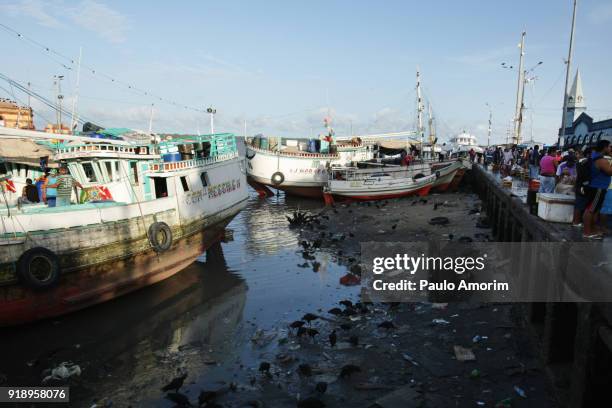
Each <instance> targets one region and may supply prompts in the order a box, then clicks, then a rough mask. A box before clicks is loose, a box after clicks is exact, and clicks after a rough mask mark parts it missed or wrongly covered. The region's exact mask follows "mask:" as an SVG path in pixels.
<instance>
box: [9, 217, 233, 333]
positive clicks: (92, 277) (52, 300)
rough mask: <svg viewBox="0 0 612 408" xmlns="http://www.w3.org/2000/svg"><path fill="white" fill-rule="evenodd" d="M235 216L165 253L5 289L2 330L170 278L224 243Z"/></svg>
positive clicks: (14, 285) (120, 261)
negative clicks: (45, 285)
mask: <svg viewBox="0 0 612 408" xmlns="http://www.w3.org/2000/svg"><path fill="white" fill-rule="evenodd" d="M232 218H233V216H232V217H229V218H228V219H226V220H224V221H222V222H220V223H217V224H216V225H213V226H211V227H208V228H207V229H206V230H204V231H201V232H200V233H196V234H193V235H190V236H187V237H184V238H182V239H180V240H178V241H177V242H175V243H174V244H173V246H172V248H171V249H170V250H169V251H167V252H164V253H163V254H157V253H156V252H155V251H153V250H152V249H150V250H147V251H145V252H141V253H139V254H137V255H135V256H132V257H129V258H124V259H121V260H116V261H111V262H107V263H104V264H98V265H93V266H89V267H86V268H83V269H80V270H78V271H74V272H71V273H67V274H65V275H62V278H61V280H60V281H59V282H58V284H57V285H56V286H54V287H53V288H49V289H47V290H43V291H40V290H32V289H30V288H28V287H26V286H24V285H22V284H20V283H17V284H13V285H10V286H5V287H0V327H2V326H12V325H18V324H23V323H29V322H32V321H36V320H41V319H45V318H50V317H55V316H60V315H63V314H67V313H71V312H75V311H77V310H80V309H84V308H86V307H89V306H92V305H95V304H98V303H101V302H105V301H108V300H111V299H114V298H116V297H119V296H122V295H125V294H127V293H129V292H132V291H135V290H137V289H140V288H143V287H145V286H149V285H152V284H155V283H157V282H160V281H162V280H164V279H167V278H169V277H171V276H173V275H174V274H176V273H178V272H180V271H181V270H183V269H184V268H185V267H187V266H189V265H190V264H191V263H193V262H194V261H195V260H196V259H197V257H198V256H200V255H201V254H202V253H203V252H204V251H205V250H206V249H208V248H209V247H210V246H211V245H213V244H215V243H216V242H218V241H220V240H221V238H222V237H223V231H224V229H225V226H226V225H227V224H228V223H229V222H230V221H231V219H232Z"/></svg>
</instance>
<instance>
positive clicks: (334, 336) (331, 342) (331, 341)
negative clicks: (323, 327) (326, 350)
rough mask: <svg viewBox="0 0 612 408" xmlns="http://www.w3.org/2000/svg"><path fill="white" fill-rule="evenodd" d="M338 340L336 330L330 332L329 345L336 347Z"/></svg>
mask: <svg viewBox="0 0 612 408" xmlns="http://www.w3.org/2000/svg"><path fill="white" fill-rule="evenodd" d="M337 341H338V335H337V334H336V331H335V330H332V332H331V333H330V334H329V345H330V346H332V347H336V342H337Z"/></svg>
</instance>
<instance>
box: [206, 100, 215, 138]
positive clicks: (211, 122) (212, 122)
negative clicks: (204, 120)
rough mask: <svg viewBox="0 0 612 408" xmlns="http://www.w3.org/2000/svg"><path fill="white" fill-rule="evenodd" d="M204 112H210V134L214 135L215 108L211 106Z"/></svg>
mask: <svg viewBox="0 0 612 408" xmlns="http://www.w3.org/2000/svg"><path fill="white" fill-rule="evenodd" d="M206 112H208V113H209V114H210V134H211V135H214V134H215V113H217V110H216V109H215V108H213V107H212V106H211V107H210V108H208V109H206Z"/></svg>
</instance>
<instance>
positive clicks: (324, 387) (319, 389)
mask: <svg viewBox="0 0 612 408" xmlns="http://www.w3.org/2000/svg"><path fill="white" fill-rule="evenodd" d="M315 390H317V392H319V393H321V394H325V391H327V383H326V382H325V381H320V382H318V383H317V385H315Z"/></svg>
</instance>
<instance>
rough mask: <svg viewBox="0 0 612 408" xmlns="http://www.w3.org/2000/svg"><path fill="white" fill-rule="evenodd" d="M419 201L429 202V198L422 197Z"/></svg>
mask: <svg viewBox="0 0 612 408" xmlns="http://www.w3.org/2000/svg"><path fill="white" fill-rule="evenodd" d="M419 201H420V202H422V203H423V204H427V201H428V200H427V199H426V198H421V199H420V200H419Z"/></svg>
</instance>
